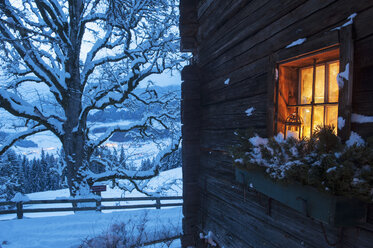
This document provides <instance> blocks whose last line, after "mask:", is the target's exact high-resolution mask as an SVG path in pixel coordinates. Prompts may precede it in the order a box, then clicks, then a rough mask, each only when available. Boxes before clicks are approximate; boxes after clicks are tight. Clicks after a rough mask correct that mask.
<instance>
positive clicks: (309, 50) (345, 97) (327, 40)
mask: <svg viewBox="0 0 373 248" xmlns="http://www.w3.org/2000/svg"><path fill="white" fill-rule="evenodd" d="M331 49H339V56H338V58H337V59H338V60H339V72H344V71H345V70H346V67H348V66H349V73H348V79H347V80H344V87H343V88H340V89H339V97H338V120H340V118H342V119H343V121H344V123H345V125H340V126H338V136H339V137H340V138H341V139H342V140H343V141H345V140H347V139H348V138H349V136H350V132H351V111H352V106H351V105H352V89H353V75H354V73H353V72H354V69H353V68H354V63H353V62H354V36H353V25H348V26H345V27H342V28H341V29H340V30H333V31H330V32H328V33H324V34H323V36H318V37H316V38H309V39H307V41H306V42H304V43H303V44H301V45H299V46H295V47H291V48H283V49H280V50H278V51H277V52H274V53H272V54H271V55H270V56H269V68H268V69H269V70H268V77H267V78H268V80H267V82H268V84H267V90H268V94H267V98H268V101H267V136H268V137H271V136H274V135H277V133H278V132H280V131H281V132H283V131H282V130H278V114H279V113H278V108H279V106H278V104H279V103H278V102H279V101H278V99H279V71H280V68H279V67H280V65H282V64H284V63H287V62H289V61H295V60H298V59H300V58H304V57H309V56H312V55H316V54H321V53H324V52H325V51H328V50H331Z"/></svg>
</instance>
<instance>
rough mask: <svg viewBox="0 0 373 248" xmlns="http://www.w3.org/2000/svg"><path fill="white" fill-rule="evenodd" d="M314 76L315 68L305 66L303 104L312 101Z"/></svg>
mask: <svg viewBox="0 0 373 248" xmlns="http://www.w3.org/2000/svg"><path fill="white" fill-rule="evenodd" d="M312 78H313V68H312V67H310V68H304V69H302V70H301V92H300V98H301V100H300V102H301V104H308V103H311V101H312Z"/></svg>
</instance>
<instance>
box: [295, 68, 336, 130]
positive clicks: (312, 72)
mask: <svg viewBox="0 0 373 248" xmlns="http://www.w3.org/2000/svg"><path fill="white" fill-rule="evenodd" d="M338 72H339V62H338V61H332V62H327V63H323V64H315V65H313V66H311V67H305V68H301V69H300V80H299V81H300V82H299V84H300V87H299V89H300V91H299V95H300V98H299V101H298V106H297V107H299V110H298V111H299V112H298V114H299V115H300V116H301V117H302V119H303V136H305V137H310V136H311V130H315V128H316V127H317V126H324V125H331V126H334V127H335V129H334V130H335V132H336V131H337V128H336V127H337V120H338V90H339V88H338V83H337V74H338Z"/></svg>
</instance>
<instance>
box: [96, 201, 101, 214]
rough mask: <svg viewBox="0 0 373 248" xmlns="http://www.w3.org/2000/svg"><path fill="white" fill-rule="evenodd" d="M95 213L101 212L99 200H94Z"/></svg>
mask: <svg viewBox="0 0 373 248" xmlns="http://www.w3.org/2000/svg"><path fill="white" fill-rule="evenodd" d="M96 211H99V212H101V198H100V199H96Z"/></svg>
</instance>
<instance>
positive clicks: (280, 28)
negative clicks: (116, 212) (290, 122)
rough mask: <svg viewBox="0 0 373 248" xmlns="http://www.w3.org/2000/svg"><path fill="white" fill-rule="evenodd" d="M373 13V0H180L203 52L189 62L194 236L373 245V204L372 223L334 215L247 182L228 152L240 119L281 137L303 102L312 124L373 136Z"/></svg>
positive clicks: (189, 192) (348, 247) (195, 243)
mask: <svg viewBox="0 0 373 248" xmlns="http://www.w3.org/2000/svg"><path fill="white" fill-rule="evenodd" d="M372 23H373V1H372V0H354V1H351V0H282V1H278V0H180V33H181V51H182V52H190V53H191V54H192V55H193V57H192V58H191V60H190V63H189V65H188V66H185V68H184V69H183V71H182V80H183V84H182V123H183V129H182V133H183V179H184V206H183V214H184V219H183V230H184V236H183V238H182V244H183V247H206V245H205V244H204V241H203V239H201V237H200V236H201V235H207V234H208V233H209V232H212V233H213V239H214V241H215V242H216V243H218V245H219V246H220V247H226V248H227V247H237V248H245V247H248V248H252V247H255V248H266V247H268V248H269V247H277V248H293V247H294V248H295V247H312V248H322V247H344V248H364V247H366V248H368V247H373V206H372V205H369V204H368V205H367V216H366V219H365V221H364V222H363V223H360V224H358V225H354V226H348V227H336V226H333V225H323V224H321V223H320V222H319V221H317V220H315V219H314V218H311V217H307V216H306V215H305V214H304V213H301V212H299V211H296V210H294V209H293V208H291V207H288V206H287V205H285V204H282V203H281V202H279V201H277V200H274V199H272V198H271V197H268V196H267V195H265V194H262V193H261V192H258V191H256V190H255V189H250V188H249V187H246V186H245V185H242V184H240V183H239V182H237V180H236V176H235V167H234V166H233V161H232V158H231V157H230V156H229V153H228V152H227V151H228V148H229V147H230V146H231V145H232V144H235V142H237V140H236V139H237V138H236V136H235V135H234V132H235V131H236V130H244V129H247V128H255V130H256V131H257V133H258V134H259V135H261V136H262V137H270V136H273V135H275V134H277V133H279V132H284V131H285V130H284V128H285V122H286V118H287V117H288V116H289V114H292V113H294V112H297V114H298V115H300V116H301V117H302V118H303V120H304V128H303V133H302V134H301V135H302V136H309V135H310V134H311V132H312V130H313V128H314V127H315V125H317V124H330V125H331V124H332V125H335V126H339V129H338V135H339V136H340V137H341V138H342V140H346V139H347V138H348V137H349V135H350V132H351V131H354V132H356V133H358V134H359V135H360V136H362V137H365V138H366V137H368V136H373V122H372V121H371V119H372V116H373V24H372ZM339 73H340V74H339ZM338 74H339V77H340V79H341V81H340V82H338V80H337V79H336V77H337V75H338ZM338 83H340V84H341V83H342V84H344V86H343V87H340V86H339V85H338ZM249 108H252V109H251V110H253V111H252V114H251V115H249V114H247V113H246V111H247V110H248V109H249ZM359 115H363V116H365V117H366V120H367V121H365V122H361V121H359V120H357V119H356V116H359ZM354 116H355V117H354ZM342 122H343V123H342ZM293 131H294V132H296V134H297V135H299V133H297V132H299V131H297V130H293Z"/></svg>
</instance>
